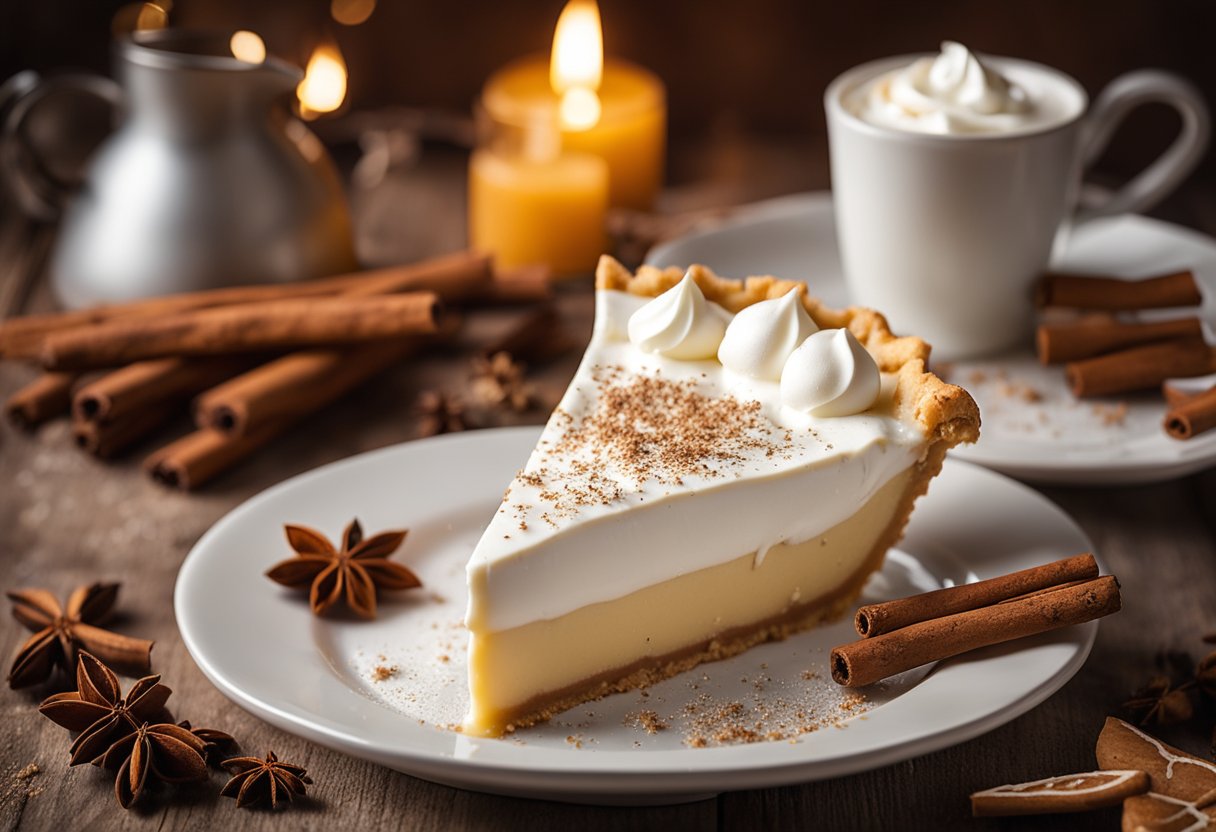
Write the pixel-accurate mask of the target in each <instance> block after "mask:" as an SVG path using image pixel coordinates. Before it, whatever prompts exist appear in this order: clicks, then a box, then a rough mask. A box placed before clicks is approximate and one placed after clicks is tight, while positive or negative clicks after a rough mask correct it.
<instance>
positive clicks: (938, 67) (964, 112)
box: [857, 41, 1040, 134]
mask: <svg viewBox="0 0 1216 832" xmlns="http://www.w3.org/2000/svg"><path fill="white" fill-rule="evenodd" d="M857 115H859V116H860V117H861V118H862V119H864V120H865V121H868V122H870V123H871V124H877V125H880V126H884V127H894V128H896V129H899V130H911V131H914V132H918V133H944V134H950V133H1005V132H1009V131H1013V130H1019V129H1022V128H1024V127H1028V126H1030V125H1031V124H1033V123H1034V122H1035V121H1037V120H1039V118H1040V114H1039V113H1038V112H1037V108H1036V106H1035V102H1034V101H1032V100H1031V98H1030V96H1029V95H1028V93H1027V91H1026V90H1025V89H1024V88H1023V87H1022V86H1020V85H1019V84H1016V83H1014V82H1013V81H1011V80H1010V79H1008V78H1006V77H1005V76H1004V75H1002V74H1000V73H999V72H997V71H996V70H994V69H993V68H991V67H990V66H988V65H986V64H985V63H984V62H983V61H982V60H980V58H979V57H978V56H977V55H976V54H975V53H973V52H972V51H971V50H969V49H968V48H967V47H965V46H963V45H962V44H961V43H954V42H952V41H946V42H945V43H943V44H942V51H941V53H940V54H939V55H936V56H933V57H927V58H921V59H919V60H917V61H915V62H914V63H912V64H911V65H910V66H906V67H903V68H902V69H898V70H895V71H893V72H889V73H887V74H885V75H882V76H880V77H879V78H877V79H876V80H875V81H874V82H873V83H872V85H871V86H870V88H869V92H868V94H867V95H866V97H865V101H864V104H863V106H862V107H861V108H860V112H858V113H857Z"/></svg>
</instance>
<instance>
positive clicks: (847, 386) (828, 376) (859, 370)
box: [781, 329, 882, 416]
mask: <svg viewBox="0 0 1216 832" xmlns="http://www.w3.org/2000/svg"><path fill="white" fill-rule="evenodd" d="M881 385H882V379H881V377H880V375H879V372H878V364H876V363H875V361H874V358H873V357H872V356H871V355H870V353H868V352H867V351H866V348H865V347H863V346H862V345H861V343H860V342H858V340H857V339H856V338H854V337H853V333H851V332H849V331H848V330H847V329H824V330H820V331H819V332H816V333H815V334H814V335H811V336H810V337H809V338H807V339H806V340H805V341H804V342H803V343H802V345H801V346H800V347H798V349H796V350H794V352H793V354H792V355H790V357H789V360H788V361H786V362H785V368H784V369H783V370H782V371H781V403H782V404H784V405H786V406H787V407H792V408H794V409H795V410H801V411H804V412H807V413H810V414H811V415H812V416H852V415H853V414H854V413H860V412H862V411H863V410H868V409H869V408H870V406H871V405H873V404H874V402H875V400H876V399H877V398H878V391H879V389H880V387H881Z"/></svg>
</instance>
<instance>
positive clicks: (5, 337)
mask: <svg viewBox="0 0 1216 832" xmlns="http://www.w3.org/2000/svg"><path fill="white" fill-rule="evenodd" d="M492 279H493V270H492V262H491V258H490V257H489V256H488V255H485V254H481V253H478V252H471V251H465V252H457V253H454V254H448V255H444V256H442V257H435V258H431V259H429V260H424V261H422V262H420V263H412V264H409V265H403V266H390V267H386V268H382V269H372V270H369V271H365V272H357V273H354V274H346V275H338V276H336V277H329V278H322V279H319V280H311V281H301V282H298V283H283V284H262V285H255V286H234V287H229V288H224V289H211V290H207V291H203V292H188V293H183V294H177V295H165V296H162V297H156V298H148V299H146V300H139V301H133V302H131V303H125V304H112V305H106V306H97V307H93V308H91V309H83V310H79V311H75V312H59V313H53V314H48V315H27V316H25V317H21V318H12V319H10V320H7V321H4V322H2V323H0V356H3V357H6V358H38V357H39V356H40V355H41V352H42V346H43V342H44V341H45V339H46V337H47V336H48V335H49V334H50V333H53V332H61V331H64V330H71V329H77V328H80V327H85V326H89V325H92V324H99V323H104V322H106V321H112V320H115V319H126V318H140V317H162V316H166V315H176V314H181V313H185V312H191V311H194V310H198V309H211V308H216V307H222V306H233V305H237V304H246V303H265V302H271V301H280V300H290V299H297V298H312V297H324V296H327V295H337V294H363V295H367V294H393V293H397V292H412V291H417V292H435V293H436V294H438V295H439V296H440V297H441V298H443V299H444V300H445V301H447V302H453V303H454V302H458V301H467V300H470V299H475V298H477V297H478V296H479V295H481V294H483V293H485V292H486V291H487V289H486V287H487V286H488V284H489V283H490V281H491V280H492Z"/></svg>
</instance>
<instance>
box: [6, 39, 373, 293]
mask: <svg viewBox="0 0 1216 832" xmlns="http://www.w3.org/2000/svg"><path fill="white" fill-rule="evenodd" d="M115 63H116V75H117V77H118V79H119V83H115V82H113V81H110V80H109V79H106V78H104V77H101V76H92V75H66V76H60V77H57V78H50V79H47V80H44V81H41V82H40V83H37V84H34V85H28V84H27V85H26V87H27V89H25V90H24V91H22V92H21V93H20V97H19V98H18V99H17V100H16V101H15V103H13V104H12V105H11V106H10V108H9V116H8V118H7V119H6V123H5V129H4V143H5V144H6V145H8V146H9V151H10V152H6V153H5V154H4V159H6V160H7V162H8V164H7V165H6V167H7V168H8V172H9V174H10V175H11V176H13V177H15V178H17V179H18V182H17V183H15V184H18V185H20V186H21V191H22V192H23V193H25V194H26V196H27V199H26V200H25V201H26V202H27V203H28V202H30V201H31V197H32V200H33V201H34V202H35V203H38V202H41V203H42V205H41V207H42V208H43V209H44V210H43V211H42V213H44V214H46V213H48V212H51V211H53V210H54V209H55V207H56V205H57V204H59V203H64V204H66V206H67V207H66V210H65V211H64V213H63V218H62V224H61V226H60V230H59V235H58V239H57V241H56V244H55V249H54V251H53V254H52V259H51V264H50V269H51V280H52V284H53V286H54V289H55V291H56V293H57V294H58V296H59V298H60V300H61V301H62V302H63V304H64V305H65V306H67V307H70V308H75V307H81V306H86V305H90V304H95V303H111V302H120V301H125V300H131V299H134V298H140V297H147V296H151V295H162V294H169V293H173V292H184V291H192V290H197V289H208V288H215V287H218V286H230V285H235V284H242V283H264V282H285V281H291V280H299V279H303V278H309V277H317V276H321V275H326V274H337V273H340V272H345V271H350V270H352V269H354V268H355V256H354V248H353V244H352V235H351V224H350V217H349V214H348V213H347V207H346V199H345V196H344V194H343V191H342V186H341V182H340V181H339V178H338V175H337V171H336V170H335V168H334V165H333V161H332V160H331V159H330V157H329V155H328V154H327V153H326V151H325V148H324V147H323V146H322V145H321V143H320V141H319V140H318V139H317V138H316V136H314V135H313V134H312V133H311V132H310V131H309V130H308V129H307V128H306V127H304V125H303V124H302V123H301V122H300V121H298V120H297V119H295V118H293V117H292V116H291V115H290V114H289V112H288V110H287V108H286V107H285V106H283V104H284V102H285V101H286V100H287V94H288V93H290V92H292V91H294V89H295V87H296V84H297V83H298V82H299V81H300V78H301V75H302V73H301V71H300V70H299V69H298V68H296V67H294V66H291V65H289V64H286V63H284V62H282V61H280V60H277V59H275V58H268V59H267V60H266V61H264V62H262V63H257V64H254V63H247V62H244V61H241V60H238V59H237V58H235V57H233V55H232V53H231V52H230V51H229V46H228V37H227V36H226V35H219V34H212V33H198V32H188V31H178V30H172V29H167V30H161V31H156V32H145V33H138V34H136V35H133V36H129V37H126V38H124V39H122V40H120V41H118V43H117V46H116V59H115ZM64 90H78V91H85V92H89V93H92V94H95V95H98V96H101V97H102V98H105V99H107V100H109V101H111V102H113V103H114V104H115V105H117V106H118V107H119V108H120V110H121V111H122V119H121V125H120V127H119V128H118V130H117V131H116V132H115V133H113V134H112V135H111V136H110V137H109V138H108V139H107V140H106V141H105V142H104V143H103V144H102V146H101V148H100V149H99V150H98V151H97V153H96V155H95V156H94V157H93V159H92V160H91V162H90V164H89V166H88V170H87V173H86V175H85V178H84V181H83V182H82V183H80V185H79V187H78V188H77V189H75V192H74V194H73V195H72V196H71V197H70V198H68V199H66V200H63V198H62V197H63V193H62V192H63V191H64V184H63V183H59V182H55V181H53V180H52V179H51V178H50V177H49V176H48V174H47V173H46V170H47V169H46V167H45V166H44V165H41V164H36V163H27V164H14V160H20V159H22V158H24V159H26V160H34V161H35V162H36V160H37V148H36V147H32V146H29V143H28V140H27V139H25V138H24V137H25V133H26V131H25V130H23V123H24V122H25V120H26V118H27V116H28V115H29V113H30V112H31V111H32V109H33V108H34V106H35V105H36V104H37V103H38V102H39V101H41V100H43V99H45V98H47V97H48V96H50V95H52V94H55V93H57V92H61V91H64ZM23 142H24V146H23ZM14 145H15V146H17V147H18V148H19V150H20V152H11V151H12V146H14Z"/></svg>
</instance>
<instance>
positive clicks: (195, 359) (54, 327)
mask: <svg viewBox="0 0 1216 832" xmlns="http://www.w3.org/2000/svg"><path fill="white" fill-rule="evenodd" d="M550 295H551V287H550V283H549V275H548V272H547V270H545V269H544V268H540V267H525V268H518V269H514V270H509V271H502V270H497V269H495V268H494V265H493V262H492V260H491V258H490V257H488V256H486V255H483V254H479V253H475V252H459V253H456V254H451V255H447V256H443V257H438V258H435V259H431V260H427V261H424V262H421V263H415V264H412V265H406V266H396V267H391V268H384V269H377V270H370V271H366V272H360V273H357V274H349V275H341V276H337V277H330V278H325V279H320V280H313V281H307V282H300V283H291V284H277V285H259V286H244V287H235V288H227V289H217V290H213V291H205V292H195V293H189V294H181V295H172V296H166V297H160V298H152V299H148V300H142V301H136V302H133V303H129V304H120V305H111V306H100V307H95V308H93V309H87V310H82V311H78V312H64V313H57V314H49V315H33V316H28V317H24V318H16V319H12V320H9V321H5V322H3V323H0V358H4V359H16V360H23V361H27V362H33V363H36V364H38V365H39V366H41V367H42V368H43V369H44V372H43V374H42V375H41V376H39V377H38V378H37V379H36V380H35V381H34V382H32V383H31V384H29V385H27V386H26V387H25V388H23V389H21V390H19V391H17V392H16V393H15V394H14V395H13V396H12V397H10V398H9V400H8V401H7V402H6V404H5V410H6V412H7V413H8V415H9V417H10V418H11V419H12V420H13V421H14V422H15V423H17V424H20V425H23V426H26V427H33V426H36V425H38V424H41V423H42V422H45V421H47V420H49V419H52V418H55V417H57V416H60V415H68V414H69V413H70V415H71V417H72V420H73V427H72V435H73V437H74V439H75V441H76V443H77V444H78V445H79V446H80V447H81V448H83V449H84V450H86V451H89V452H90V453H93V454H95V455H96V456H98V457H102V458H109V457H113V456H116V455H118V454H120V453H122V452H123V451H125V450H127V449H129V448H131V447H132V446H133V445H135V444H136V443H138V442H139V441H140V440H143V439H145V438H147V437H148V436H149V435H150V434H152V433H153V432H155V431H156V430H159V429H161V428H162V427H163V426H165V425H166V424H168V423H169V422H171V421H173V420H174V418H175V417H178V416H180V415H181V414H182V413H186V412H190V411H191V408H189V405H190V403H191V402H193V409H192V411H193V415H194V420H195V423H196V428H197V429H196V430H195V431H194V432H193V433H190V434H188V435H187V436H185V437H182V438H181V439H179V440H177V441H176V442H173V443H171V444H169V445H167V446H165V447H163V448H161V449H160V450H158V451H156V452H155V453H153V454H152V455H151V456H150V457H148V459H147V460H146V462H145V468H146V469H147V470H148V471H149V473H150V474H151V476H153V477H154V478H155V479H157V480H158V481H161V482H163V483H165V484H168V485H171V486H175V487H180V488H185V489H192V488H196V487H198V486H199V485H202V484H203V483H204V482H206V481H207V480H209V479H211V478H212V477H214V476H215V475H217V474H219V473H221V472H222V471H224V470H226V469H227V468H229V467H231V466H232V465H234V464H235V463H237V462H239V461H240V460H242V459H244V458H245V457H247V456H248V455H249V454H250V453H251V452H252V451H254V450H255V449H257V448H259V447H261V446H262V445H264V444H266V443H267V442H269V441H270V440H272V439H274V438H275V437H276V436H278V435H279V434H281V433H283V432H284V431H286V430H287V429H288V428H289V427H291V426H292V425H294V424H295V423H296V422H298V421H300V420H301V419H303V418H304V417H306V416H307V415H308V414H310V413H313V412H315V411H317V410H319V409H320V408H322V407H324V406H325V405H327V404H329V403H331V402H333V401H334V400H336V399H338V398H340V397H341V396H343V395H345V394H346V393H347V392H348V391H350V390H353V389H354V388H356V387H357V386H359V385H360V384H362V383H363V382H365V381H367V380H368V379H370V378H372V377H373V376H375V375H377V374H378V373H381V372H383V371H384V370H386V369H388V368H389V367H392V366H394V365H396V364H398V363H400V362H401V361H403V360H405V359H407V358H408V357H409V356H411V355H414V354H416V353H417V352H419V351H420V350H423V349H426V348H427V347H428V346H429V345H432V344H436V343H442V342H445V341H448V340H451V339H452V337H453V336H454V335H455V333H456V330H457V329H458V328H459V326H460V322H461V320H462V314H461V313H462V312H467V311H471V310H472V309H474V308H477V307H482V306H489V305H498V304H504V303H510V304H529V303H539V302H544V301H547V300H548V299H549V298H550ZM452 308H456V309H458V310H459V311H458V312H456V313H453V312H451V311H449V310H451V309H452Z"/></svg>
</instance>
